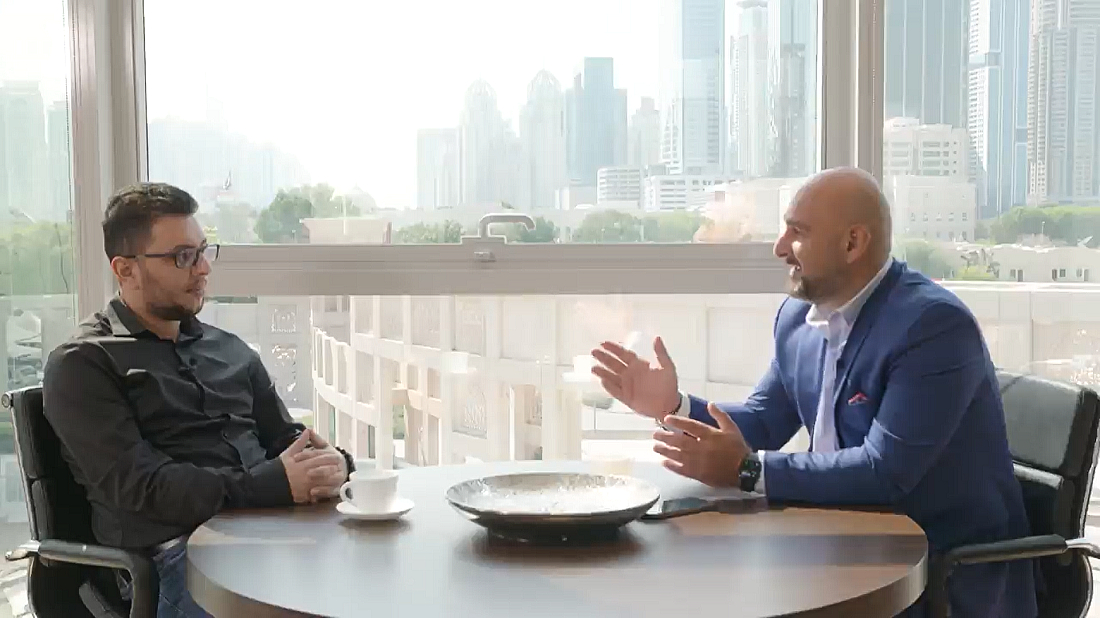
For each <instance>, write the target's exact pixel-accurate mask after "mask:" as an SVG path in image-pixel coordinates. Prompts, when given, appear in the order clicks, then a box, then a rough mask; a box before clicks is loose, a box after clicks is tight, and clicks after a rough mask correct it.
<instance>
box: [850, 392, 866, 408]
mask: <svg viewBox="0 0 1100 618" xmlns="http://www.w3.org/2000/svg"><path fill="white" fill-rule="evenodd" d="M857 403H867V395H864V394H863V393H856V394H855V395H852V398H851V399H849V400H848V405H850V406H851V405H855V404H857Z"/></svg>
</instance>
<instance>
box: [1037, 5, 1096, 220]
mask: <svg viewBox="0 0 1100 618" xmlns="http://www.w3.org/2000/svg"><path fill="white" fill-rule="evenodd" d="M1027 81H1028V83H1027V163H1028V202H1030V203H1042V202H1046V201H1050V200H1074V199H1082V198H1084V199H1089V198H1094V197H1096V196H1097V194H1098V193H1100V184H1098V175H1100V169H1098V167H1097V166H1098V165H1100V161H1098V156H1097V155H1098V149H1100V127H1098V126H1097V121H1098V119H1097V113H1098V112H1100V110H1098V109H1097V101H1098V98H1100V92H1098V88H1100V0H1032V5H1031V44H1030V65H1029V67H1028V80H1027Z"/></svg>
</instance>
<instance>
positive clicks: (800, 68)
mask: <svg viewBox="0 0 1100 618" xmlns="http://www.w3.org/2000/svg"><path fill="white" fill-rule="evenodd" d="M950 1H953V2H960V1H961V0H950ZM810 9H812V6H811V5H809V4H808V3H807V2H806V1H805V0H771V2H769V3H768V64H769V67H770V74H771V75H772V76H773V82H772V83H773V85H774V89H773V91H772V93H771V97H770V99H771V100H770V101H769V103H770V106H769V107H770V109H771V111H772V118H773V119H772V123H771V130H772V139H773V140H774V141H773V145H772V147H771V148H770V149H769V150H770V151H771V152H770V154H771V156H770V159H771V167H770V169H769V170H768V175H769V176H772V177H777V178H793V177H797V176H805V175H808V174H810V173H812V172H813V171H814V170H816V167H817V153H816V149H817V136H816V132H817V11H815V10H810Z"/></svg>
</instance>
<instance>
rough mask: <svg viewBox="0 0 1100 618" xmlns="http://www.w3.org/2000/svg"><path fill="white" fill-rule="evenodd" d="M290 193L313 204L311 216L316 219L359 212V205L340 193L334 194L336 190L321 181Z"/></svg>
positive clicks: (356, 214) (352, 215)
mask: <svg viewBox="0 0 1100 618" xmlns="http://www.w3.org/2000/svg"><path fill="white" fill-rule="evenodd" d="M290 193H291V194H292V195H300V196H302V197H304V198H306V199H307V200H309V203H310V204H312V205H313V215H312V216H313V217H314V218H317V219H329V218H334V217H343V216H345V215H346V216H348V217H358V216H359V215H360V214H361V213H360V212H359V207H358V206H356V205H355V204H352V203H351V200H350V199H348V198H347V197H345V196H342V195H336V190H335V189H333V188H332V187H331V186H329V185H327V184H324V183H321V184H317V185H302V186H301V187H297V188H294V189H291V190H290Z"/></svg>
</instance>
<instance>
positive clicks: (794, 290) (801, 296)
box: [787, 279, 808, 300]
mask: <svg viewBox="0 0 1100 618" xmlns="http://www.w3.org/2000/svg"><path fill="white" fill-rule="evenodd" d="M787 296H790V297H791V298H797V299H798V300H807V299H808V296H807V294H806V284H805V283H804V282H803V280H802V279H788V280H787Z"/></svg>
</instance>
